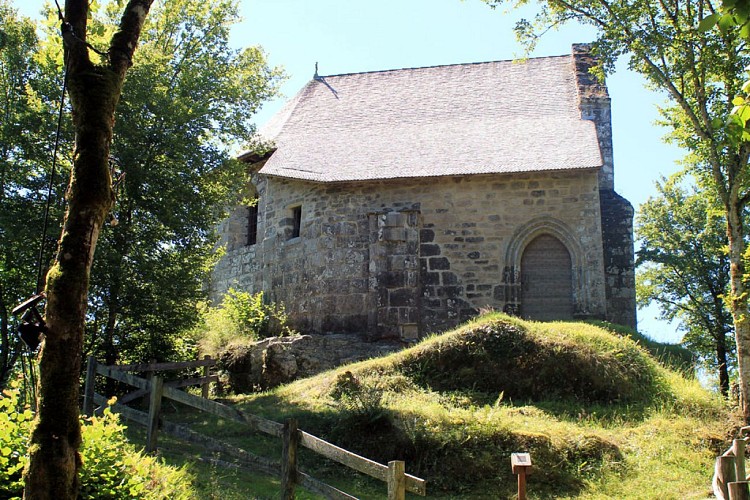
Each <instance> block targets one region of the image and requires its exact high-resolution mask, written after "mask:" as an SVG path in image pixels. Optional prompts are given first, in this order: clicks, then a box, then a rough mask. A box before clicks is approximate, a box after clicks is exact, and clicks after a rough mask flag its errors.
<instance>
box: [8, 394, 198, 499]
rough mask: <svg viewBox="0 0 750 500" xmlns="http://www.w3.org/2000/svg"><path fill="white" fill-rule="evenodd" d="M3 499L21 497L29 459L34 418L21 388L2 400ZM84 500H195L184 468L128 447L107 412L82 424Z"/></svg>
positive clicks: (123, 436) (118, 425)
mask: <svg viewBox="0 0 750 500" xmlns="http://www.w3.org/2000/svg"><path fill="white" fill-rule="evenodd" d="M0 410H2V411H1V412H0V497H2V498H20V497H21V495H22V490H23V481H22V478H21V473H22V472H23V468H24V466H25V465H26V462H27V460H28V438H29V432H30V430H31V422H32V418H33V413H32V412H31V410H30V409H29V408H28V407H22V406H21V404H20V402H19V389H18V383H17V382H13V383H12V384H11V386H10V388H9V389H6V390H4V391H3V394H2V396H1V397H0ZM82 424H83V446H82V447H81V456H82V459H83V468H82V469H81V489H80V496H79V498H81V499H91V500H99V499H112V500H116V499H121V498H132V499H136V498H137V499H141V498H142V499H172V498H176V499H185V498H193V497H194V495H193V493H192V489H191V480H192V478H191V477H190V475H189V474H188V473H187V472H186V470H185V469H184V468H183V469H177V468H173V467H169V466H166V465H163V464H161V463H160V462H159V461H158V460H157V459H155V458H153V457H149V456H147V455H144V454H143V453H141V452H137V451H136V450H135V448H134V447H133V445H131V444H130V443H128V441H127V440H126V438H125V435H124V429H125V428H124V427H123V426H122V425H121V424H120V423H119V422H118V419H117V417H116V416H115V415H114V414H113V413H112V412H111V411H110V410H109V408H107V409H105V411H104V414H103V415H102V416H101V417H92V418H88V419H83V420H82Z"/></svg>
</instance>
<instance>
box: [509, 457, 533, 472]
mask: <svg viewBox="0 0 750 500" xmlns="http://www.w3.org/2000/svg"><path fill="white" fill-rule="evenodd" d="M510 466H511V468H512V469H513V474H521V473H524V474H528V470H527V469H528V468H529V467H531V455H530V454H528V453H511V455H510Z"/></svg>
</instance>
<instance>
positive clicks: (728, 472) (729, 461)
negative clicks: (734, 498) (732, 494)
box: [714, 455, 737, 499]
mask: <svg viewBox="0 0 750 500" xmlns="http://www.w3.org/2000/svg"><path fill="white" fill-rule="evenodd" d="M734 474H735V470H734V456H732V455H722V456H720V457H718V458H717V459H716V474H715V477H714V488H718V489H719V491H721V494H722V496H723V497H724V498H725V499H727V498H729V483H733V482H735V481H737V478H736V477H735V475H734ZM716 496H718V494H717V495H716Z"/></svg>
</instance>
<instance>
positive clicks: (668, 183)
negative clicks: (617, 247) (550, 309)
mask: <svg viewBox="0 0 750 500" xmlns="http://www.w3.org/2000/svg"><path fill="white" fill-rule="evenodd" d="M681 179H682V176H679V175H678V176H674V177H672V178H670V179H662V181H661V182H660V183H658V184H657V189H658V191H659V196H658V197H656V198H651V199H649V200H648V201H647V202H646V203H644V204H643V205H642V206H641V208H640V213H639V216H638V221H637V234H638V236H639V242H640V247H641V249H640V250H639V252H638V264H639V266H640V269H639V272H638V289H637V291H638V293H637V295H638V300H639V303H640V304H641V305H647V304H648V303H650V302H652V301H654V302H656V303H657V304H658V305H659V308H660V309H661V311H662V317H664V318H666V319H668V320H673V319H678V320H679V321H680V323H681V328H682V330H683V331H684V332H685V337H684V339H683V343H684V344H685V345H686V346H687V347H688V348H689V349H691V350H692V351H693V352H695V353H696V354H697V355H698V357H699V359H700V360H701V361H702V362H703V363H704V365H705V366H706V367H707V368H710V369H711V370H712V371H714V372H715V373H717V374H718V379H719V382H720V384H719V386H720V388H721V392H722V394H724V396H727V395H728V392H729V373H730V371H731V368H732V367H734V365H735V363H734V360H733V352H734V349H733V347H734V346H733V339H732V337H731V334H732V333H733V328H732V317H731V315H730V313H729V310H728V309H727V307H726V303H725V301H724V297H725V296H726V294H727V293H728V292H729V258H728V256H727V253H726V246H727V238H726V221H725V219H724V217H723V215H722V212H721V210H720V209H719V208H718V207H715V206H714V205H715V201H714V200H712V199H711V197H710V196H708V194H707V193H706V192H705V191H699V190H698V189H697V188H693V189H692V190H691V191H687V190H686V189H685V188H683V187H682V186H681V184H680V181H681Z"/></svg>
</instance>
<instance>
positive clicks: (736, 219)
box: [726, 196, 750, 424]
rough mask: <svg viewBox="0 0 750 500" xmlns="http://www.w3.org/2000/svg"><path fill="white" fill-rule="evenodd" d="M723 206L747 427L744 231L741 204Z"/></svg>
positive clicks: (749, 375)
mask: <svg viewBox="0 0 750 500" xmlns="http://www.w3.org/2000/svg"><path fill="white" fill-rule="evenodd" d="M728 201H729V202H728V203H727V206H726V210H727V236H728V238H729V263H730V264H729V279H730V282H731V297H730V300H729V308H730V310H731V313H732V318H733V319H734V335H735V340H736V342H737V371H738V373H739V385H740V407H741V408H742V416H743V418H744V421H745V424H750V318H748V310H747V306H748V298H747V289H746V287H745V283H744V275H745V263H744V252H745V241H744V236H745V231H744V226H743V222H742V205H741V203H740V202H739V200H738V197H737V196H730V197H729V200H728Z"/></svg>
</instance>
